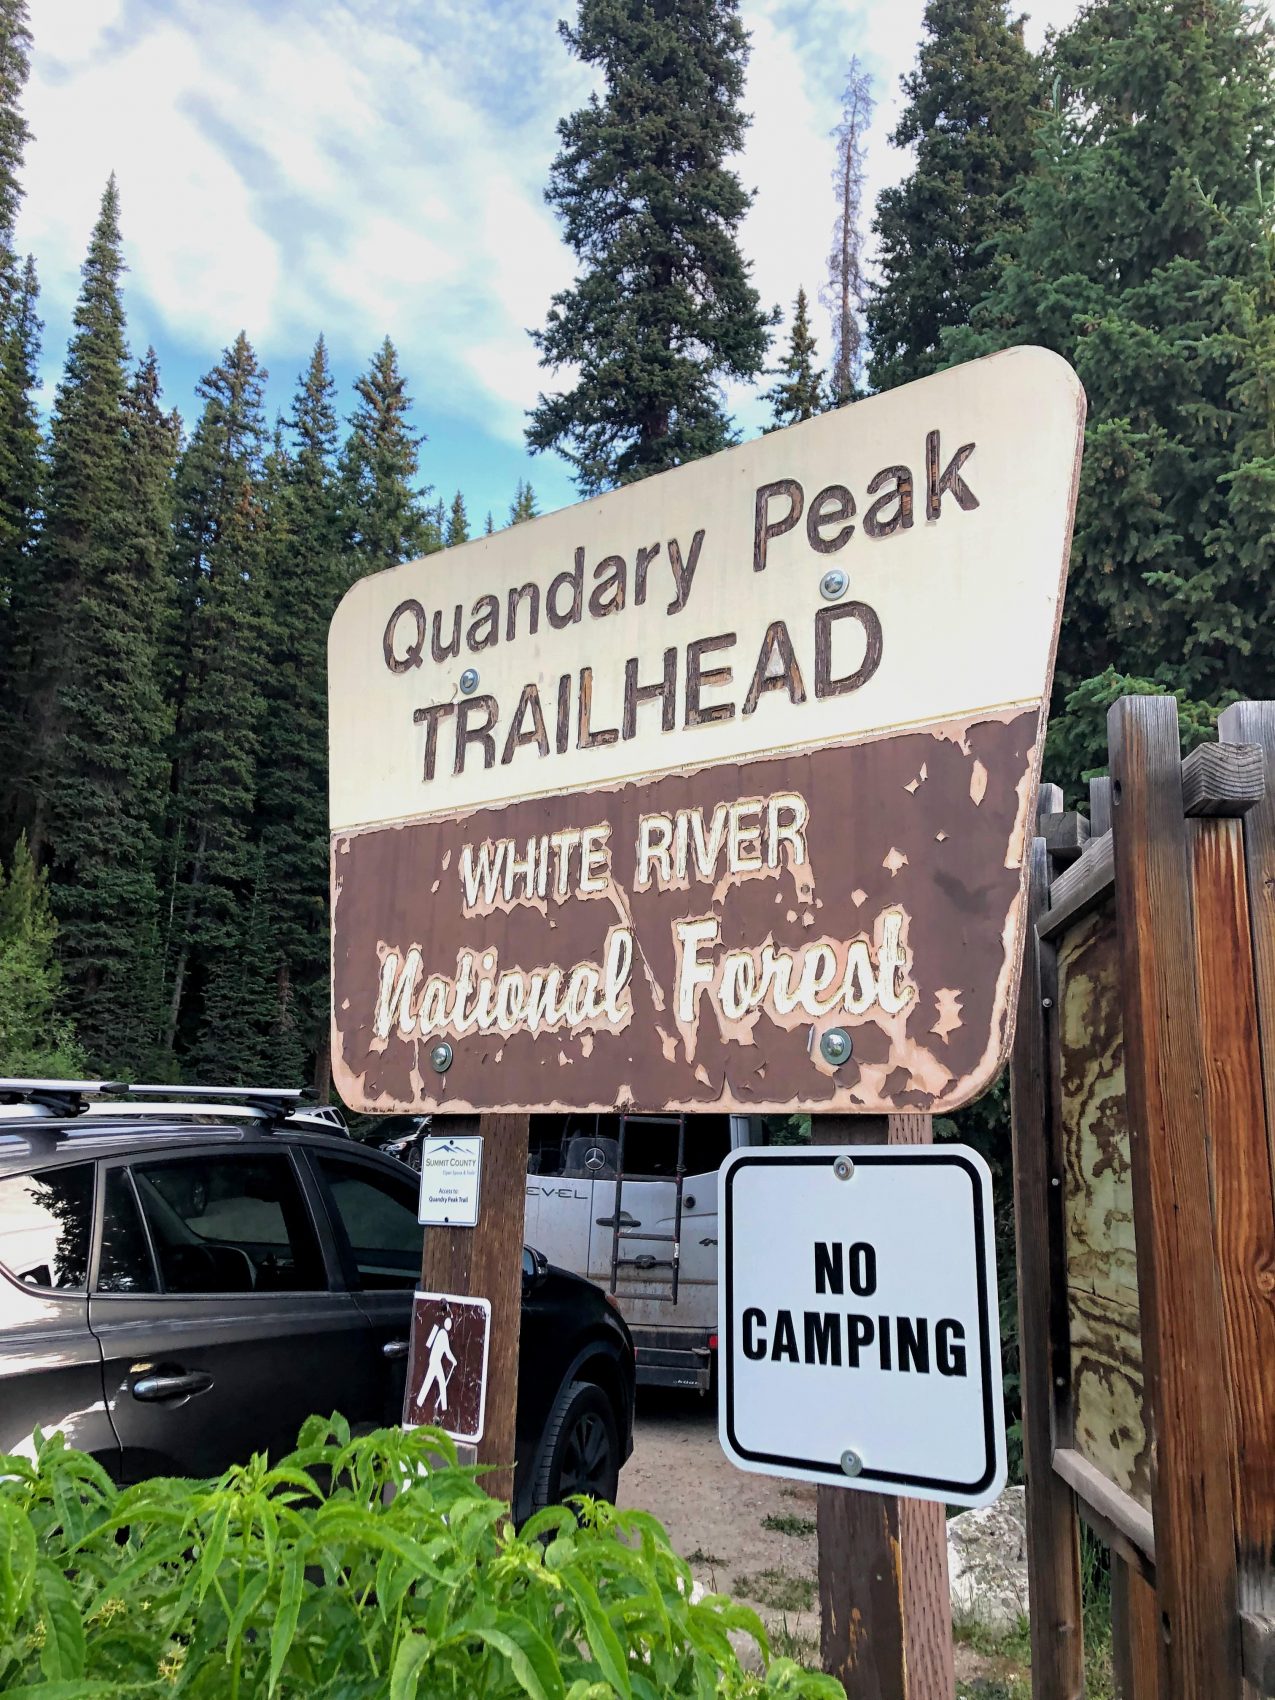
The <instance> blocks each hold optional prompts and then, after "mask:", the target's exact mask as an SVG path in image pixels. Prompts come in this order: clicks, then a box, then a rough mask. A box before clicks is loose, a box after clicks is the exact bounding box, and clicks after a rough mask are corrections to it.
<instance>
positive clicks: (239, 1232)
mask: <svg viewBox="0 0 1275 1700" xmlns="http://www.w3.org/2000/svg"><path fill="white" fill-rule="evenodd" d="M132 1173H133V1178H134V1180H135V1181H136V1183H137V1195H138V1198H139V1199H140V1201H141V1205H142V1209H143V1211H144V1212H145V1216H146V1222H147V1226H148V1227H149V1229H150V1236H151V1242H152V1244H153V1245H154V1247H155V1256H156V1258H157V1259H158V1261H159V1273H160V1279H161V1282H162V1284H163V1288H164V1291H165V1292H167V1293H283V1292H313V1291H316V1290H318V1289H320V1288H323V1287H325V1286H326V1285H327V1281H326V1279H325V1276H324V1271H323V1258H322V1254H321V1252H320V1250H319V1242H318V1240H317V1238H316V1236H315V1232H314V1225H313V1223H312V1222H311V1220H310V1212H309V1210H308V1208H307V1207H306V1202H305V1199H304V1197H303V1196H302V1193H301V1188H300V1185H299V1183H298V1181H297V1177H296V1174H295V1172H294V1170H293V1167H292V1164H291V1162H290V1161H289V1159H288V1157H287V1156H286V1154H284V1153H282V1152H280V1153H279V1154H277V1155H273V1154H272V1155H270V1156H248V1155H247V1154H246V1153H245V1154H240V1153H237V1152H235V1153H223V1152H219V1153H217V1154H216V1155H209V1156H200V1157H179V1158H174V1159H171V1160H169V1161H167V1162H155V1163H139V1164H137V1165H136V1166H135V1167H134V1169H133V1171H132Z"/></svg>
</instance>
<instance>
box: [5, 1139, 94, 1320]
mask: <svg viewBox="0 0 1275 1700" xmlns="http://www.w3.org/2000/svg"><path fill="white" fill-rule="evenodd" d="M92 1227H93V1165H92V1163H75V1164H72V1165H69V1166H68V1167H67V1168H64V1169H41V1170H40V1171H39V1172H38V1173H37V1174H33V1175H9V1176H7V1177H6V1178H5V1179H3V1180H0V1263H3V1264H4V1266H5V1268H6V1269H8V1270H9V1271H10V1272H11V1273H12V1274H14V1275H16V1276H17V1278H18V1280H19V1281H25V1282H26V1283H27V1285H28V1286H31V1287H48V1288H56V1289H58V1290H60V1291H71V1292H83V1291H84V1290H85V1288H86V1287H87V1285H88V1272H89V1239H90V1237H91V1234H92Z"/></svg>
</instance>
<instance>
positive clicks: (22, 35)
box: [0, 0, 31, 281]
mask: <svg viewBox="0 0 1275 1700" xmlns="http://www.w3.org/2000/svg"><path fill="white" fill-rule="evenodd" d="M30 71H31V29H30V25H29V23H28V17H27V3H26V0H0V248H2V249H3V252H4V259H5V264H6V268H7V267H11V266H12V263H13V231H14V226H15V225H16V224H17V221H18V208H19V207H20V206H21V204H22V187H21V184H20V182H19V179H18V173H19V172H20V171H21V169H22V158H23V155H24V153H25V152H26V145H27V143H28V142H29V141H30V140H31V132H30V130H28V129H27V126H26V120H25V119H24V118H23V116H22V94H23V91H24V89H25V88H26V86H27V77H28V76H29V75H30ZM6 281H9V280H6Z"/></svg>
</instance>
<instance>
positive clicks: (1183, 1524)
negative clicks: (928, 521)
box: [1107, 697, 1240, 1700]
mask: <svg viewBox="0 0 1275 1700" xmlns="http://www.w3.org/2000/svg"><path fill="white" fill-rule="evenodd" d="M1177 721H1178V709H1177V703H1176V702H1175V701H1174V700H1173V698H1171V697H1123V698H1121V700H1120V701H1119V702H1117V703H1115V704H1113V706H1112V708H1111V710H1110V712H1109V714H1108V717H1107V736H1108V744H1109V748H1110V755H1111V780H1112V787H1111V794H1112V838H1113V841H1114V850H1115V868H1116V898H1117V915H1118V917H1119V935H1120V958H1121V977H1122V1004H1123V1009H1124V1029H1125V1077H1126V1092H1127V1100H1128V1111H1129V1128H1130V1143H1131V1151H1132V1156H1133V1177H1134V1212H1135V1217H1136V1224H1137V1239H1138V1281H1139V1290H1140V1306H1141V1312H1142V1355H1143V1364H1144V1367H1145V1375H1146V1391H1147V1404H1148V1408H1149V1417H1150V1422H1151V1425H1152V1426H1153V1428H1154V1432H1155V1436H1156V1473H1155V1480H1154V1483H1153V1491H1152V1503H1153V1506H1154V1516H1155V1531H1156V1592H1157V1597H1158V1600H1159V1605H1160V1611H1161V1614H1162V1618H1163V1621H1164V1626H1165V1631H1166V1633H1167V1635H1168V1649H1167V1659H1168V1666H1167V1668H1168V1672H1169V1678H1170V1690H1171V1692H1172V1694H1173V1695H1174V1696H1175V1700H1178V1697H1180V1700H1231V1697H1232V1696H1235V1695H1238V1693H1239V1688H1240V1673H1239V1631H1238V1619H1237V1606H1238V1597H1237V1583H1236V1559H1235V1528H1234V1515H1233V1510H1232V1503H1231V1483H1230V1472H1229V1469H1228V1464H1227V1457H1226V1448H1225V1445H1224V1444H1219V1442H1220V1440H1222V1438H1223V1437H1224V1436H1225V1435H1226V1433H1227V1428H1228V1411H1227V1397H1226V1362H1225V1353H1224V1349H1223V1315H1222V1306H1221V1301H1220V1295H1219V1293H1218V1287H1217V1277H1216V1268H1215V1262H1214V1253H1213V1224H1212V1212H1211V1209H1210V1204H1209V1163H1208V1152H1207V1137H1208V1131H1207V1127H1206V1125H1205V1118H1204V1103H1203V1100H1204V1065H1203V1059H1202V1056H1201V1030H1200V1008H1199V999H1198V996H1197V991H1196V978H1195V961H1194V941H1193V938H1192V928H1191V894H1190V877H1189V868H1188V862H1187V850H1186V828H1185V821H1184V819H1183V815H1182V760H1181V746H1180V744H1179V740H1178V724H1177Z"/></svg>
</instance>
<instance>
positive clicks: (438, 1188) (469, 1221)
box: [416, 1133, 483, 1228]
mask: <svg viewBox="0 0 1275 1700" xmlns="http://www.w3.org/2000/svg"><path fill="white" fill-rule="evenodd" d="M482 1173H483V1142H482V1137H481V1135H479V1134H454V1133H449V1134H446V1135H445V1136H444V1137H443V1138H441V1139H439V1138H432V1139H424V1140H422V1141H421V1198H420V1207H419V1209H418V1210H417V1213H416V1219H417V1221H418V1222H423V1223H424V1224H425V1226H426V1227H427V1228H476V1227H477V1226H478V1194H479V1190H480V1187H481V1183H482Z"/></svg>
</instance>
